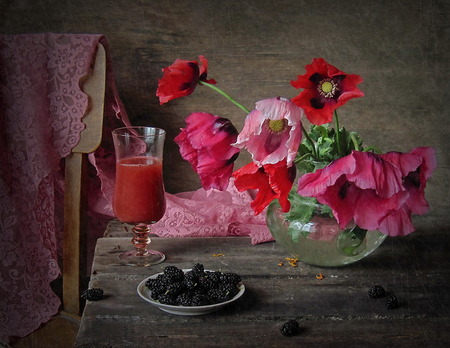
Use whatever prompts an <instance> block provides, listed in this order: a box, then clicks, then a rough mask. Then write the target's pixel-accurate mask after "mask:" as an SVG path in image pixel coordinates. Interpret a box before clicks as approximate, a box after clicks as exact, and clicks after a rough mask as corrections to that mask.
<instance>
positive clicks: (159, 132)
mask: <svg viewBox="0 0 450 348" xmlns="http://www.w3.org/2000/svg"><path fill="white" fill-rule="evenodd" d="M133 129H134V130H138V129H154V130H157V132H155V133H154V134H136V133H133V132H132V130H133ZM126 131H129V132H126ZM111 133H112V134H113V135H116V136H122V137H130V136H131V137H134V138H147V137H158V136H162V135H165V134H166V131H165V130H164V129H162V128H159V127H151V126H131V127H120V128H116V129H114V130H113V131H112V132H111Z"/></svg>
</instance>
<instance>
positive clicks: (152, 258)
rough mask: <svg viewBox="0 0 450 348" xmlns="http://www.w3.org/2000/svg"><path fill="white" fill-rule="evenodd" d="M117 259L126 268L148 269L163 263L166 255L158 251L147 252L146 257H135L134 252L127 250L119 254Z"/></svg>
mask: <svg viewBox="0 0 450 348" xmlns="http://www.w3.org/2000/svg"><path fill="white" fill-rule="evenodd" d="M119 259H120V260H121V261H122V263H124V264H125V265H128V266H134V267H148V266H152V265H157V264H158V263H161V262H163V261H164V260H165V259H166V255H164V254H163V253H162V252H160V251H156V250H147V254H146V255H143V256H141V255H140V256H137V255H136V251H135V250H129V251H126V252H124V253H122V254H120V255H119Z"/></svg>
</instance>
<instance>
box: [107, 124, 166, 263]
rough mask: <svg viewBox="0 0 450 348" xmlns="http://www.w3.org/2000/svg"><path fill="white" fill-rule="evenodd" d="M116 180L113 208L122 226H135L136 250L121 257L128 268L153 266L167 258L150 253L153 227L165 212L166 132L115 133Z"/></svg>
mask: <svg viewBox="0 0 450 348" xmlns="http://www.w3.org/2000/svg"><path fill="white" fill-rule="evenodd" d="M112 135H113V141H114V149H115V153H116V181H115V186H114V198H113V209H114V214H115V216H116V217H117V218H118V219H119V221H121V222H123V223H128V224H133V225H134V227H133V233H134V238H133V239H132V240H131V242H132V244H133V245H134V247H135V249H134V250H130V251H126V252H124V253H122V254H121V255H120V256H119V258H120V259H121V260H122V262H124V263H125V264H127V265H131V266H144V267H145V266H150V265H155V264H158V263H161V262H163V261H164V259H165V255H164V254H163V253H161V252H159V251H155V250H148V249H147V247H148V245H149V244H150V242H151V240H150V237H149V234H150V226H151V224H154V223H156V222H158V221H159V220H160V219H161V218H162V217H163V215H164V213H165V211H166V199H165V192H164V181H163V171H162V162H163V148H164V139H165V135H166V132H165V131H164V130H163V129H160V128H154V127H124V128H118V129H115V130H113V132H112Z"/></svg>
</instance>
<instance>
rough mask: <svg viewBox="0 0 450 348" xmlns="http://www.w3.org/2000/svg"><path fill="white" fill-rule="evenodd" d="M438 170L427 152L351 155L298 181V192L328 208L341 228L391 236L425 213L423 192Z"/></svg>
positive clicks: (403, 232) (402, 232) (404, 232)
mask: <svg viewBox="0 0 450 348" xmlns="http://www.w3.org/2000/svg"><path fill="white" fill-rule="evenodd" d="M435 167H436V160H435V156H434V151H433V150H432V149H431V148H417V149H414V150H413V151H411V152H410V153H409V154H403V153H398V152H391V153H387V154H384V155H375V154H372V153H368V152H359V151H353V152H352V153H351V155H349V156H346V157H342V158H340V159H338V160H336V161H334V162H332V163H330V164H329V165H328V166H327V167H325V168H323V169H318V170H317V171H316V172H314V173H309V174H305V175H304V176H302V177H301V178H300V179H299V184H298V193H299V194H300V195H303V196H307V197H316V198H317V200H318V201H319V202H320V203H322V204H326V205H328V206H330V207H331V209H332V211H333V214H334V216H335V218H336V220H337V221H338V223H339V226H340V227H341V228H345V226H346V225H347V224H348V223H349V222H351V221H352V220H354V221H355V223H356V224H357V225H358V226H359V227H361V228H364V229H367V230H379V231H380V232H382V233H384V234H388V235H391V236H397V235H407V234H409V233H411V232H413V231H414V226H413V224H412V221H411V213H416V214H424V213H426V212H427V211H428V203H427V202H426V200H425V196H424V189H425V186H426V181H427V179H429V178H430V177H431V174H432V172H433V170H434V168H435Z"/></svg>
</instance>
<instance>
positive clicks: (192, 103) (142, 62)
mask: <svg viewBox="0 0 450 348" xmlns="http://www.w3.org/2000/svg"><path fill="white" fill-rule="evenodd" d="M449 12H450V3H449V1H445V0H426V1H420V0H398V1H380V0H376V1H358V0H341V1H338V0H333V1H328V0H322V1H320V0H319V1H307V0H303V1H301V0H295V1H288V0H276V1H275V0H246V1H242V0H239V1H238V0H220V1H216V0H210V1H208V0H197V1H191V0H164V1H130V0H128V1H125V0H114V1H108V0H92V1H81V0H58V1H53V0H40V1H34V0H14V1H12V0H0V32H1V33H3V34H19V33H36V32H65V33H83V32H85V33H103V34H105V35H106V37H107V39H108V43H109V46H110V51H111V55H112V60H113V64H114V71H115V76H116V79H117V86H118V90H119V94H120V96H121V98H122V100H123V102H124V104H125V107H126V109H127V112H128V114H129V116H130V119H131V120H132V123H134V124H136V125H153V126H159V127H162V128H165V129H166V130H167V132H168V138H167V141H166V153H165V179H166V189H167V191H168V192H171V193H175V192H181V191H188V190H195V189H197V188H199V187H200V184H199V180H198V178H197V176H196V174H195V173H194V172H193V171H192V169H191V167H190V165H189V164H188V163H187V162H185V161H183V160H182V159H181V157H180V155H179V153H178V148H177V146H176V145H175V144H174V142H173V138H174V137H175V136H176V135H177V134H178V132H179V129H180V128H181V127H184V118H185V117H186V116H188V115H189V114H190V113H191V112H193V111H205V112H211V113H214V114H216V115H220V116H222V117H227V118H230V119H231V120H232V122H233V123H234V124H235V125H236V127H237V128H238V129H239V130H240V129H241V128H242V125H243V121H244V118H245V114H244V113H243V112H242V111H241V110H240V109H238V108H236V107H235V106H234V105H232V104H231V103H229V102H228V101H227V100H225V99H224V98H223V97H221V96H219V95H218V94H216V93H215V92H214V91H212V90H209V89H207V88H206V87H201V88H197V90H196V91H195V92H194V94H193V95H191V96H189V97H186V98H182V99H177V100H173V101H171V102H169V103H168V104H166V105H164V106H160V105H159V102H158V99H157V97H156V96H155V92H156V88H157V81H158V78H160V77H161V76H162V73H161V69H162V68H163V67H165V66H168V65H170V64H171V63H172V62H173V61H174V60H175V59H176V58H181V59H188V60H194V59H198V55H199V54H203V55H205V56H206V57H207V59H208V60H209V78H214V79H216V80H217V82H218V84H217V86H218V87H220V88H222V89H223V90H225V91H226V92H228V93H229V94H230V95H231V96H234V97H235V98H236V99H237V100H239V101H240V102H241V103H242V104H243V105H245V106H247V107H248V108H253V105H254V103H255V102H256V101H258V100H260V99H265V98H270V97H275V96H284V97H287V98H292V97H294V96H295V95H297V93H298V92H297V90H295V89H294V88H293V87H291V86H290V84H289V81H290V80H292V79H295V78H296V77H297V75H298V74H303V73H304V71H305V70H304V66H305V65H306V64H309V63H310V62H311V61H312V58H314V57H323V58H325V59H326V60H327V61H328V62H329V63H331V64H333V65H335V66H336V67H338V68H339V69H341V70H343V71H345V72H347V73H355V74H358V75H361V76H362V77H363V79H364V83H363V84H361V85H360V88H361V90H362V91H363V92H364V93H365V97H364V98H359V99H354V100H351V101H350V102H349V103H347V104H346V105H345V106H344V107H343V108H341V109H340V111H339V115H340V121H341V125H342V126H346V127H347V128H349V129H351V130H355V131H358V132H359V133H360V135H361V137H362V138H363V139H364V140H365V143H366V144H367V145H375V146H377V147H379V148H380V149H382V150H383V151H390V150H398V151H403V152H409V151H410V150H411V149H412V148H414V147H417V146H432V147H434V148H435V149H436V153H437V158H438V169H437V170H436V171H435V174H434V177H433V178H432V179H431V180H430V182H429V186H428V189H427V198H428V200H429V202H430V205H431V211H430V214H428V215H427V217H423V218H421V219H420V221H419V225H421V224H423V225H424V226H429V225H430V224H431V225H432V226H434V227H443V228H446V227H448V226H449V212H450V209H449V181H450V170H449V163H450V161H449V151H450V145H449V142H448V137H449V135H450V132H449V130H450V126H449V111H448V109H447V108H445V107H444V105H445V104H446V101H447V100H448V99H449V82H448V81H449V69H448V58H449V47H448V39H449V36H450V35H449V21H448V19H449ZM306 124H307V123H306ZM248 160H249V157H248V156H241V157H240V159H239V160H238V162H237V167H241V166H242V165H243V164H245V163H247V162H248Z"/></svg>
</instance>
